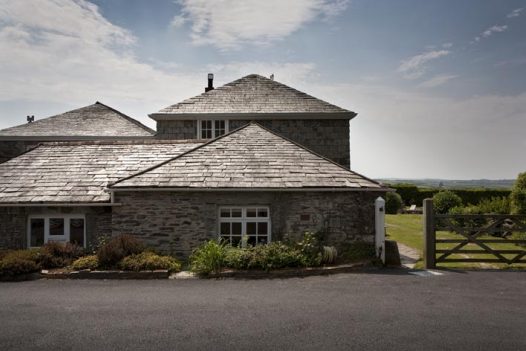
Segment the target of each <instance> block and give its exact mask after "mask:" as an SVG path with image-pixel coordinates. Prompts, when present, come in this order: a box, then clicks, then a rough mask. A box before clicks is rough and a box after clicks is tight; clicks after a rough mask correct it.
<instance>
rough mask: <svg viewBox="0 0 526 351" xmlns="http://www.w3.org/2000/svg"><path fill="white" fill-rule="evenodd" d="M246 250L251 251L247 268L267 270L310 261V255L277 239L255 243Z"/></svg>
mask: <svg viewBox="0 0 526 351" xmlns="http://www.w3.org/2000/svg"><path fill="white" fill-rule="evenodd" d="M247 250H249V251H251V255H250V262H249V266H248V267H247V268H253V269H254V268H255V269H263V270H266V271H268V270H271V269H279V268H285V267H300V266H306V265H308V264H309V262H310V257H306V256H305V255H303V254H302V252H301V251H300V250H298V249H296V248H294V247H291V246H288V245H285V244H283V243H281V242H279V241H277V242H272V243H269V244H267V245H257V246H255V247H252V248H249V249H247ZM320 261H321V258H320Z"/></svg>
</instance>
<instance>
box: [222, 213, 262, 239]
mask: <svg viewBox="0 0 526 351" xmlns="http://www.w3.org/2000/svg"><path fill="white" fill-rule="evenodd" d="M219 236H220V237H221V238H222V239H223V240H226V241H227V242H228V243H230V244H231V245H233V246H236V245H239V244H240V243H241V244H243V245H244V244H245V243H243V242H242V238H243V236H246V244H248V245H257V244H266V243H268V242H270V216H269V210H268V208H267V207H229V208H226V207H224V208H220V209H219Z"/></svg>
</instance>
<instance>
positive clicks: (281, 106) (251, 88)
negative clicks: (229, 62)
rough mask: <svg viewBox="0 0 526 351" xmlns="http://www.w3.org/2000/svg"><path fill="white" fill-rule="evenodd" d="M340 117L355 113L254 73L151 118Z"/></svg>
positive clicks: (352, 115)
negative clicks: (302, 115) (310, 115)
mask: <svg viewBox="0 0 526 351" xmlns="http://www.w3.org/2000/svg"><path fill="white" fill-rule="evenodd" d="M240 113H242V114H277V113H289V114H290V113H293V114H300V113H301V114H305V113H315V114H329V113H330V114H332V115H334V114H339V115H341V116H340V117H342V118H352V117H354V116H355V115H356V113H354V112H351V111H348V110H345V109H343V108H340V107H338V106H335V105H332V104H330V103H328V102H325V101H323V100H320V99H317V98H315V97H312V96H310V95H308V94H305V93H303V92H301V91H298V90H296V89H294V88H291V87H289V86H286V85H285V84H281V83H279V82H276V81H274V80H271V79H268V78H265V77H263V76H260V75H257V74H251V75H248V76H245V77H243V78H240V79H238V80H235V81H233V82H231V83H228V84H226V85H223V86H221V87H219V88H216V89H214V90H210V91H208V92H206V93H203V94H201V95H198V96H195V97H193V98H190V99H187V100H184V101H182V102H180V103H178V104H175V105H171V106H168V107H166V108H164V109H162V110H160V111H159V112H158V113H153V114H151V115H150V117H152V118H153V119H162V118H163V115H187V114H240Z"/></svg>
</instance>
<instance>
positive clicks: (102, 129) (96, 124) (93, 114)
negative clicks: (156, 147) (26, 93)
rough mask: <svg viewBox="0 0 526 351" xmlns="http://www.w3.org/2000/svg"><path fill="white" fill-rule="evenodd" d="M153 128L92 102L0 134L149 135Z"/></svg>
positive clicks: (50, 135) (43, 135)
mask: <svg viewBox="0 0 526 351" xmlns="http://www.w3.org/2000/svg"><path fill="white" fill-rule="evenodd" d="M153 134H155V131H154V130H152V129H150V128H148V127H146V126H145V125H143V124H142V123H140V122H139V121H136V120H135V119H133V118H131V117H129V116H126V115H125V114H124V113H122V112H119V111H117V110H115V109H113V108H111V107H109V106H107V105H104V104H103V103H100V102H98V101H97V102H96V103H94V104H93V105H89V106H85V107H82V108H79V109H76V110H72V111H68V112H65V113H62V114H59V115H56V116H52V117H48V118H44V119H40V120H36V121H34V122H32V123H26V124H22V125H19V126H16V127H11V128H7V129H2V130H0V138H2V137H15V136H16V137H46V138H47V139H50V137H73V138H75V137H77V138H79V137H81V138H82V137H84V138H85V137H115V138H123V137H151V136H152V135H153Z"/></svg>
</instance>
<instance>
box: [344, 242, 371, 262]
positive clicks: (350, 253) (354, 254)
mask: <svg viewBox="0 0 526 351" xmlns="http://www.w3.org/2000/svg"><path fill="white" fill-rule="evenodd" d="M375 255H376V250H375V248H374V244H373V243H368V242H365V241H353V242H349V243H346V244H345V245H343V247H342V249H341V250H340V257H341V258H342V259H343V260H344V261H346V262H355V261H361V260H366V259H371V258H374V257H375Z"/></svg>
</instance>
